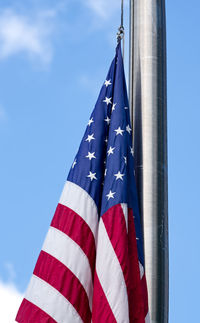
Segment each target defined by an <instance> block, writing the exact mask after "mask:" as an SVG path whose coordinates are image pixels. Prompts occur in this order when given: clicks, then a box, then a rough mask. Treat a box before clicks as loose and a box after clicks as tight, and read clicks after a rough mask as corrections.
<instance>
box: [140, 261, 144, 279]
mask: <svg viewBox="0 0 200 323" xmlns="http://www.w3.org/2000/svg"><path fill="white" fill-rule="evenodd" d="M139 268H140V279H142V277H143V275H144V267H143V266H142V264H141V263H140V262H139Z"/></svg>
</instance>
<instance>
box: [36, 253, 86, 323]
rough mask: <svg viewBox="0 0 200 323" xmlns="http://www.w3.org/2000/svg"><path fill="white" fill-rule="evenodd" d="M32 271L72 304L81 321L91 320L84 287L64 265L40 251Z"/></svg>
mask: <svg viewBox="0 0 200 323" xmlns="http://www.w3.org/2000/svg"><path fill="white" fill-rule="evenodd" d="M33 273H34V275H36V276H38V277H39V278H41V279H43V280H44V281H46V282H47V283H49V284H50V285H51V286H53V287H54V288H56V289H57V290H58V291H59V292H60V293H61V294H62V295H63V296H64V297H65V298H66V299H67V300H68V301H69V302H70V303H71V304H72V305H73V307H74V308H75V309H76V311H77V312H78V313H79V315H80V317H81V318H82V320H83V322H88V323H89V322H91V311H90V308H89V301H88V297H87V294H86V292H85V289H84V288H83V286H82V285H81V283H80V281H79V280H78V279H77V277H76V276H75V275H74V274H73V273H72V272H71V271H70V270H69V269H68V268H67V267H66V266H65V265H63V264H62V263H61V262H60V261H58V260H57V259H56V258H54V257H52V256H51V255H49V254H48V253H46V252H44V251H41V253H40V255H39V258H38V261H37V264H36V266H35V269H34V272H33Z"/></svg>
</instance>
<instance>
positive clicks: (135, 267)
mask: <svg viewBox="0 0 200 323" xmlns="http://www.w3.org/2000/svg"><path fill="white" fill-rule="evenodd" d="M128 240H129V259H130V277H131V302H132V304H133V305H134V307H133V308H132V313H131V317H132V321H131V322H137V323H144V322H145V317H146V314H147V313H146V312H145V311H144V300H143V293H142V286H141V280H140V269H139V262H138V252H137V242H136V233H135V225H134V219H133V212H132V209H129V212H128Z"/></svg>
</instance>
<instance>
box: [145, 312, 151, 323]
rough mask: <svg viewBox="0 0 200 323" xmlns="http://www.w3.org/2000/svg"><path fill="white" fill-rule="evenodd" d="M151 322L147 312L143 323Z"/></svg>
mask: <svg viewBox="0 0 200 323" xmlns="http://www.w3.org/2000/svg"><path fill="white" fill-rule="evenodd" d="M150 322H151V320H150V315H149V312H148V313H147V315H146V317H145V323H150Z"/></svg>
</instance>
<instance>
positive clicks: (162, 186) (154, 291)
mask: <svg viewBox="0 0 200 323" xmlns="http://www.w3.org/2000/svg"><path fill="white" fill-rule="evenodd" d="M129 86H130V89H129V92H130V93H129V96H130V98H129V99H130V107H131V111H132V115H131V118H132V123H133V135H134V138H133V142H134V152H135V163H136V180H137V187H138V194H139V203H140V211H141V215H142V219H143V230H144V252H145V270H146V278H147V286H148V294H149V311H150V318H151V323H167V322H168V188H167V179H168V177H167V176H168V175H167V104H166V101H167V98H166V24H165V1H164V0H157V1H156V0H130V82H129Z"/></svg>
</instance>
